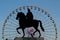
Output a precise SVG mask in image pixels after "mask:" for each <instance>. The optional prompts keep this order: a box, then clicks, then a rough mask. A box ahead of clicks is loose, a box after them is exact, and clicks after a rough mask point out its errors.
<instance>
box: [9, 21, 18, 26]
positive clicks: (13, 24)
mask: <svg viewBox="0 0 60 40" xmlns="http://www.w3.org/2000/svg"><path fill="white" fill-rule="evenodd" d="M8 22H10V23H11V24H13V25H17V24H16V23H13V22H11V21H8Z"/></svg>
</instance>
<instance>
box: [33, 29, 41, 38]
mask: <svg viewBox="0 0 60 40" xmlns="http://www.w3.org/2000/svg"><path fill="white" fill-rule="evenodd" d="M35 29H36V31H35V32H34V33H33V35H34V34H35V33H36V32H37V31H38V32H39V37H40V36H41V33H40V31H39V29H38V28H35Z"/></svg>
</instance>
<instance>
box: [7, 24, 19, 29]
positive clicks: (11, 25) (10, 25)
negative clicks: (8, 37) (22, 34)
mask: <svg viewBox="0 0 60 40" xmlns="http://www.w3.org/2000/svg"><path fill="white" fill-rule="evenodd" d="M6 25H7V26H9V27H12V28H14V27H18V26H19V25H11V24H6Z"/></svg>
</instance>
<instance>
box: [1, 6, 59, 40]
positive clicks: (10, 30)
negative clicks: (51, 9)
mask: <svg viewBox="0 0 60 40" xmlns="http://www.w3.org/2000/svg"><path fill="white" fill-rule="evenodd" d="M27 8H29V9H30V10H31V12H32V13H33V15H34V19H37V20H41V21H42V25H43V27H44V29H45V32H42V31H41V30H40V28H38V29H39V30H40V31H41V34H42V36H43V37H44V40H49V39H50V40H57V34H58V33H57V27H56V23H55V21H54V19H53V18H52V16H51V15H50V14H49V13H48V12H47V11H45V10H43V9H42V8H39V7H36V6H20V7H18V8H16V9H15V10H13V11H12V12H11V13H10V14H9V15H8V16H7V17H6V19H5V21H4V23H3V27H2V39H3V40H5V39H6V38H8V39H14V38H15V37H16V36H17V37H22V35H23V33H22V31H21V30H20V32H21V35H20V34H18V33H17V32H16V28H17V27H18V26H19V23H18V21H17V20H16V15H17V13H18V12H24V13H25V15H26V13H27ZM36 35H37V34H36Z"/></svg>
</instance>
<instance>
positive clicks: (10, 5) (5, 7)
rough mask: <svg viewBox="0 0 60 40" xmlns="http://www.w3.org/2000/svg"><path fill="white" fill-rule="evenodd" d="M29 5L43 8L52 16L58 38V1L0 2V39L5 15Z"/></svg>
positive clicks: (3, 0) (12, 0) (59, 17)
mask: <svg viewBox="0 0 60 40" xmlns="http://www.w3.org/2000/svg"><path fill="white" fill-rule="evenodd" d="M29 5H33V6H37V7H40V8H43V9H44V10H46V11H48V12H49V13H50V14H51V15H52V17H53V18H54V20H55V21H56V24H57V29H58V37H60V31H59V30H60V0H0V21H1V22H0V37H1V36H2V34H1V33H2V30H1V29H2V25H1V24H2V23H3V21H4V20H5V18H6V17H7V15H8V14H9V13H10V12H11V11H13V10H14V9H16V8H18V7H20V6H29ZM0 40H2V39H0ZM58 40H59V38H58Z"/></svg>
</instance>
